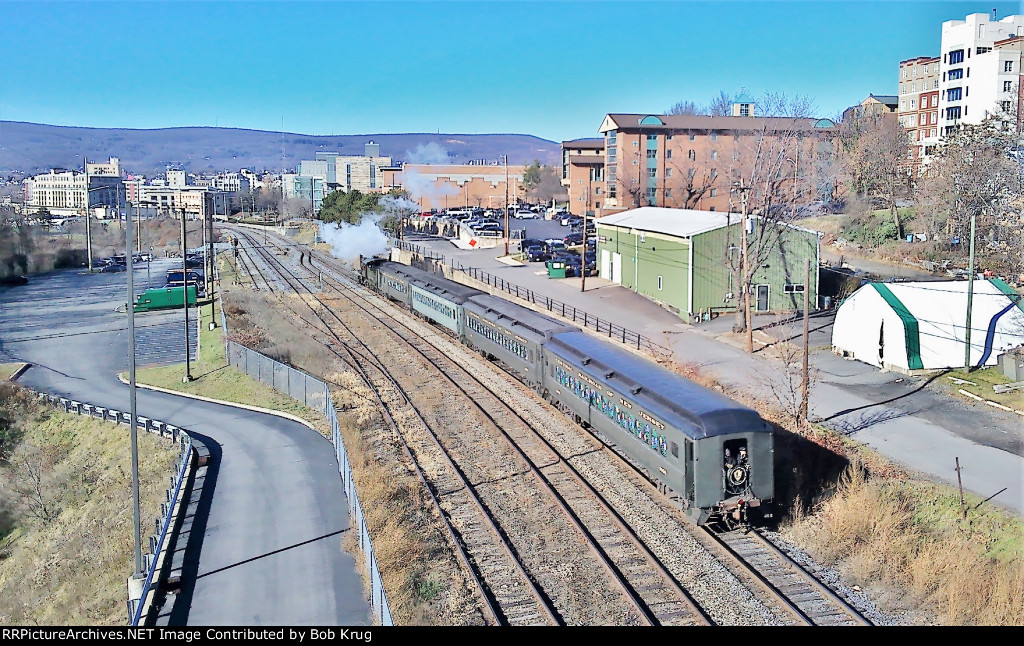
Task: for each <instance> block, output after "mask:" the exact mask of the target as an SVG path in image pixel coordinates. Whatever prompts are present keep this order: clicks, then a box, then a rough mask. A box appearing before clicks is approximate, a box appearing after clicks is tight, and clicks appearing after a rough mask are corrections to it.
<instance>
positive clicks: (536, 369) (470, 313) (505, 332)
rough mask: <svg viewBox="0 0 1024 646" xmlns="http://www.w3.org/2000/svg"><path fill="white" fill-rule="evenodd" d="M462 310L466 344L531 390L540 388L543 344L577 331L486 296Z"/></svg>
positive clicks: (468, 301)
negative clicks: (490, 358) (493, 358)
mask: <svg viewBox="0 0 1024 646" xmlns="http://www.w3.org/2000/svg"><path fill="white" fill-rule="evenodd" d="M463 310H464V312H465V317H466V320H465V328H464V338H465V342H466V344H467V345H469V346H470V347H473V348H476V349H478V350H480V351H481V352H483V353H484V354H487V355H490V356H493V357H496V358H497V359H500V360H501V361H502V363H504V364H505V365H506V366H508V367H509V368H510V369H511V370H512V371H513V372H514V373H515V374H517V375H519V377H520V378H522V379H523V380H524V381H525V382H526V383H527V384H529V385H530V386H533V387H534V388H540V386H541V367H542V354H541V347H542V346H543V344H544V341H545V340H546V339H549V338H551V335H552V334H557V333H559V332H569V331H573V330H578V329H579V328H576V327H573V326H571V325H568V324H566V323H561V322H559V321H556V320H554V319H551V318H548V317H547V316H543V315H541V314H538V313H537V312H534V311H533V310H530V309H527V308H525V307H522V306H521V305H516V304H514V303H510V302H508V301H506V300H505V299H503V298H498V297H496V296H491V295H490V294H481V295H479V296H474V297H472V298H470V299H469V300H467V301H466V302H465V304H464V305H463Z"/></svg>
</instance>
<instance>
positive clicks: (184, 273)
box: [181, 206, 192, 384]
mask: <svg viewBox="0 0 1024 646" xmlns="http://www.w3.org/2000/svg"><path fill="white" fill-rule="evenodd" d="M187 256H188V247H187V246H186V232H185V207H184V206H183V207H181V291H182V295H183V304H184V308H183V309H184V310H185V376H184V377H182V378H181V383H183V384H187V383H188V382H190V381H192V359H191V357H189V353H188V351H189V341H188V257H187Z"/></svg>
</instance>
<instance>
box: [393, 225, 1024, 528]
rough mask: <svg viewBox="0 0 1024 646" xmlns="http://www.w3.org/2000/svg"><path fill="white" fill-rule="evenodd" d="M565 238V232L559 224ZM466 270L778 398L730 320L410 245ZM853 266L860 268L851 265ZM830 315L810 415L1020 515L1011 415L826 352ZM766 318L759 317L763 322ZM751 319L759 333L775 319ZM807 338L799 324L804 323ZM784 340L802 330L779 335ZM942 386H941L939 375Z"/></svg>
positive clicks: (1019, 444) (1023, 487) (818, 323)
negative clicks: (691, 319)
mask: <svg viewBox="0 0 1024 646" xmlns="http://www.w3.org/2000/svg"><path fill="white" fill-rule="evenodd" d="M530 224H531V225H534V226H529V227H528V229H527V234H528V235H529V236H530V237H538V238H539V237H545V234H546V233H548V232H549V231H551V230H553V229H552V227H557V224H556V223H553V222H545V223H543V226H537V225H541V224H542V223H534V222H531V223H530ZM561 229H562V230H563V231H564V230H565V227H561ZM410 242H415V243H416V244H420V245H422V246H424V247H426V248H428V249H430V250H432V251H434V252H436V253H440V254H442V255H444V256H445V257H446V258H449V259H454V260H456V261H457V262H460V263H461V264H462V266H464V267H476V268H480V269H483V270H485V271H488V272H490V273H492V274H493V275H496V276H500V277H501V278H503V279H505V280H507V281H510V282H512V283H514V284H516V285H519V286H521V287H526V288H529V289H532V290H534V291H535V292H536V293H538V294H543V295H545V296H548V297H551V298H554V299H556V300H558V301H561V302H564V303H566V304H568V305H573V306H575V307H578V308H580V309H581V310H585V311H586V312H588V313H589V314H591V315H596V316H599V317H600V318H601V319H603V320H609V321H612V322H614V323H615V324H617V325H622V326H624V327H626V328H628V329H630V330H634V331H637V332H639V333H641V334H643V335H644V336H647V337H649V338H651V339H652V340H653V341H655V342H657V343H660V344H661V345H664V346H667V347H670V348H671V349H672V350H673V351H674V354H675V357H676V358H677V360H679V361H681V362H684V363H692V364H696V365H698V366H700V367H701V368H702V369H704V370H706V371H708V372H710V373H711V374H713V375H714V376H715V378H716V379H718V380H719V381H721V382H722V383H725V384H728V385H731V386H735V387H737V388H740V389H742V390H745V391H748V392H751V393H754V394H755V395H756V396H759V397H764V398H765V399H766V401H769V402H771V401H774V400H773V395H772V393H771V390H770V387H769V386H768V384H769V382H772V381H773V380H774V381H775V383H776V384H777V383H778V379H779V378H780V376H781V374H782V373H781V371H780V370H779V364H778V363H777V362H774V361H771V360H769V359H767V358H766V357H764V356H763V355H759V354H755V355H749V354H747V353H746V352H745V351H744V349H743V348H742V347H737V346H738V345H742V344H740V343H739V341H738V340H737V339H733V338H730V334H729V331H730V329H731V327H732V322H733V320H732V317H731V316H724V317H720V318H718V319H716V320H713V321H709V322H705V323H700V324H697V325H690V324H688V323H685V322H683V321H681V320H680V319H679V318H678V316H676V315H675V314H673V313H672V312H670V311H668V310H667V309H664V308H662V307H660V306H659V305H657V304H656V303H654V302H653V301H650V300H648V299H646V298H644V297H642V296H638V295H637V294H635V293H633V292H632V291H630V290H628V289H624V288H622V287H620V286H618V285H613V284H611V283H609V282H608V281H606V280H603V279H600V278H587V279H586V287H587V291H586V292H585V293H581V292H580V279H579V278H566V279H549V278H547V275H546V272H545V271H544V270H543V263H528V264H526V265H524V266H521V267H514V266H508V265H506V264H503V263H501V262H499V261H497V260H496V259H495V256H496V255H497V254H496V253H495V251H494V250H487V249H482V250H462V249H458V248H456V247H455V246H453V245H452V244H451V243H450V242H448V241H445V240H437V239H433V240H425V239H421V240H410ZM851 262H856V261H855V260H854V261H851ZM831 318H832V316H831V315H830V314H827V313H826V314H822V315H819V316H816V317H815V319H814V323H813V325H812V328H813V329H814V330H815V331H814V333H813V334H812V337H811V343H810V345H811V346H812V347H816V348H819V349H818V350H816V351H815V352H813V353H812V354H811V365H812V368H813V369H815V370H816V372H817V378H816V382H815V385H814V387H813V389H812V392H811V398H810V413H811V418H812V419H815V420H817V421H821V422H822V423H824V424H826V425H828V426H830V427H831V428H833V429H835V430H837V431H839V432H841V433H844V434H846V435H849V436H851V437H853V438H855V439H857V440H858V441H861V442H863V443H865V444H867V445H869V446H871V447H872V448H874V449H876V450H878V451H879V452H880V453H882V454H883V455H885V456H888V457H889V458H891V459H893V460H895V461H896V462H899V463H902V464H904V465H906V466H907V467H909V468H911V469H914V470H917V471H919V472H921V473H923V474H925V475H926V476H929V477H931V478H933V479H935V480H938V481H941V482H945V483H948V484H953V485H955V484H956V478H957V474H956V471H955V467H956V462H955V459H956V458H957V457H959V458H960V464H961V466H962V467H963V471H962V476H963V483H964V487H965V488H966V489H968V490H970V491H972V492H974V493H976V494H978V495H980V496H981V497H983V498H988V497H989V496H994V498H993V500H992V502H993V504H998V505H1001V506H1003V507H1005V508H1008V509H1011V510H1013V511H1016V512H1017V513H1024V423H1022V418H1021V417H1020V416H1018V415H1015V414H1013V413H1006V412H1003V411H999V410H996V409H994V408H991V407H989V406H985V405H982V404H973V403H968V402H962V401H959V400H956V399H955V398H953V397H951V396H949V395H946V394H944V393H943V392H942V391H941V389H940V388H938V387H937V384H935V383H929V380H930V379H931V378H930V377H906V376H904V375H900V374H897V373H892V372H883V371H880V370H878V369H876V368H874V367H872V366H868V365H866V364H863V363H860V362H856V361H850V360H845V359H842V358H840V357H838V356H836V355H834V354H832V352H831V351H830V348H831ZM759 319H760V320H759ZM774 320H775V319H774V317H764V318H762V317H755V320H754V325H755V327H760V326H764V325H768V324H771V323H773V322H774ZM799 327H800V331H801V333H802V323H801V324H800V326H799ZM773 334H777V335H778V336H779V337H782V338H787V337H789V336H794V335H795V334H796V326H795V325H794V326H790V327H789V328H788V331H786V330H773ZM938 379H944V377H942V376H939V377H938Z"/></svg>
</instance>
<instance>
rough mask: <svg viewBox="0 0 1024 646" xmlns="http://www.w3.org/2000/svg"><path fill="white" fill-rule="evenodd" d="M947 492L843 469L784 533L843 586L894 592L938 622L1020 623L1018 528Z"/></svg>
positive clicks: (1023, 566)
mask: <svg viewBox="0 0 1024 646" xmlns="http://www.w3.org/2000/svg"><path fill="white" fill-rule="evenodd" d="M979 502H980V501H979V500H977V499H976V498H974V497H971V499H970V500H969V501H968V507H967V517H966V519H964V518H963V516H962V514H961V510H960V507H959V496H958V495H957V494H956V492H954V491H952V490H951V489H950V488H949V487H943V486H939V485H933V484H928V483H923V482H915V481H913V480H900V479H895V478H871V477H869V476H868V474H867V472H866V470H865V469H864V468H863V466H862V465H860V464H857V463H855V464H853V465H851V467H850V469H848V470H847V472H846V473H845V474H844V476H843V478H842V479H841V480H840V482H839V484H838V487H837V490H836V493H835V495H833V496H831V497H830V498H828V499H827V500H826V501H824V502H822V503H821V504H820V505H819V506H818V508H817V509H816V510H815V514H814V515H813V517H811V518H809V519H807V520H804V521H801V522H798V523H795V524H794V525H793V526H792V527H790V528H789V530H788V532H789V533H790V534H791V535H792V536H793V537H794V538H795V539H797V540H799V541H800V542H801V543H802V544H803V545H805V546H806V547H808V548H809V549H811V551H812V553H814V554H815V556H816V557H817V558H819V559H820V560H822V561H824V562H826V563H830V564H835V565H838V566H839V567H840V569H841V570H843V571H844V572H845V573H846V575H847V577H848V578H849V579H850V581H851V582H854V583H859V584H861V585H863V586H865V587H871V586H874V587H876V588H877V587H878V586H877V583H876V582H879V581H881V582H887V583H888V584H889V585H890V586H895V587H896V588H897V589H898V590H899V591H900V594H901V598H898V599H897V600H896V603H897V605H900V606H903V607H905V608H913V609H916V610H919V611H924V612H925V613H927V614H929V615H931V616H932V617H934V622H935V623H939V624H944V625H1000V626H1020V625H1024V603H1022V601H1021V600H1022V599H1024V522H1022V521H1021V519H1020V518H1018V517H1015V516H1013V515H1011V514H1009V513H1006V512H1003V511H1001V510H999V509H996V508H994V507H991V506H987V505H981V506H980V507H979V506H977V505H978V504H979Z"/></svg>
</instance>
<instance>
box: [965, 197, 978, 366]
mask: <svg viewBox="0 0 1024 646" xmlns="http://www.w3.org/2000/svg"><path fill="white" fill-rule="evenodd" d="M976 220H977V216H976V215H975V214H974V213H971V250H970V260H968V262H967V265H968V267H967V271H968V273H967V329H966V331H965V332H964V370H965V371H967V372H970V371H971V306H972V305H973V304H974V226H975V223H976Z"/></svg>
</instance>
